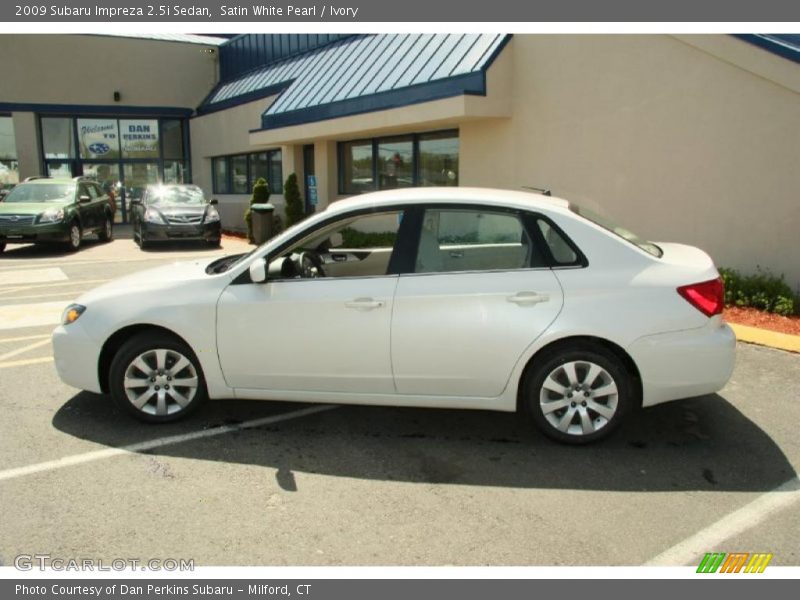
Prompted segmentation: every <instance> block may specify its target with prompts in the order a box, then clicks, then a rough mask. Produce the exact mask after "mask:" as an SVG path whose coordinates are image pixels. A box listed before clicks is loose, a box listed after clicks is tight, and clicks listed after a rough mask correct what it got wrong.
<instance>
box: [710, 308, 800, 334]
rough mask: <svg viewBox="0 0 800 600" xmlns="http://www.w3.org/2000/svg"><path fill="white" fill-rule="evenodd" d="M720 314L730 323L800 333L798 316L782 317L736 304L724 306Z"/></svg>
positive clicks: (799, 318)
mask: <svg viewBox="0 0 800 600" xmlns="http://www.w3.org/2000/svg"><path fill="white" fill-rule="evenodd" d="M722 314H723V316H724V317H725V319H726V320H727V321H728V322H730V323H738V324H739V325H749V326H750V327H760V328H761V329H769V330H770V331H777V332H778V333H788V334H790V335H800V316H792V317H783V316H781V315H776V314H772V313H768V312H763V311H760V310H758V309H757V308H739V307H736V306H727V307H725V311H724V312H723V313H722Z"/></svg>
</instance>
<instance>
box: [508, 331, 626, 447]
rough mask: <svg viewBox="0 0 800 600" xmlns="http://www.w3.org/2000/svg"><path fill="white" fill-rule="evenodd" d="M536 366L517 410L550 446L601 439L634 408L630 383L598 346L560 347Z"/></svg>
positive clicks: (527, 378) (613, 357) (620, 365)
mask: <svg viewBox="0 0 800 600" xmlns="http://www.w3.org/2000/svg"><path fill="white" fill-rule="evenodd" d="M534 361H535V362H534V364H533V365H532V367H531V368H529V369H528V370H527V372H526V374H525V376H524V380H523V383H522V396H521V399H520V402H521V408H522V409H523V410H524V412H525V413H526V414H527V415H528V416H529V418H530V419H531V420H532V421H533V423H534V424H535V425H536V427H537V428H538V429H539V430H540V431H541V432H542V433H544V434H545V435H546V436H547V437H549V438H551V439H553V440H556V441H558V442H562V443H566V444H578V445H579V444H588V443H590V442H595V441H598V440H600V439H603V438H605V437H607V436H609V435H610V434H611V433H612V432H613V431H614V430H615V429H616V428H617V427H618V426H619V424H620V423H621V422H622V421H623V420H624V417H625V415H626V414H627V412H628V411H629V410H630V408H631V406H632V405H633V400H634V385H633V378H632V377H631V375H630V374H629V373H628V371H627V369H626V368H625V365H624V364H623V362H622V361H621V360H620V358H619V357H618V356H617V355H616V354H615V353H614V352H612V351H610V350H609V349H607V348H606V347H605V346H603V345H601V344H596V343H592V342H580V343H568V344H562V345H558V346H555V347H554V348H553V349H552V350H549V351H546V353H545V354H544V355H542V356H537V357H536V358H535V359H534ZM593 375H594V377H592V376H593ZM551 376H552V377H551ZM588 379H591V381H588V382H587V380H588ZM545 380H548V386H549V387H548V388H545V387H544V385H545ZM611 384H613V386H614V387H612V386H611ZM578 385H580V386H581V387H580V389H578V388H577V386H578ZM553 388H555V389H553ZM595 390H597V392H595ZM612 390H615V391H616V393H611V391H612ZM548 405H549V406H548ZM546 407H548V408H549V409H548V408H546ZM597 411H600V412H597Z"/></svg>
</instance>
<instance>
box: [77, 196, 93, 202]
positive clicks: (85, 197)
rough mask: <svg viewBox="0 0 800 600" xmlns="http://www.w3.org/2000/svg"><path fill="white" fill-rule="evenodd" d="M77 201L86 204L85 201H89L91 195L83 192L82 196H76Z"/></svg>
mask: <svg viewBox="0 0 800 600" xmlns="http://www.w3.org/2000/svg"><path fill="white" fill-rule="evenodd" d="M78 201H79V202H80V203H81V204H86V203H87V202H91V201H92V197H91V196H89V195H88V194H84V195H83V196H81V197H79V198H78Z"/></svg>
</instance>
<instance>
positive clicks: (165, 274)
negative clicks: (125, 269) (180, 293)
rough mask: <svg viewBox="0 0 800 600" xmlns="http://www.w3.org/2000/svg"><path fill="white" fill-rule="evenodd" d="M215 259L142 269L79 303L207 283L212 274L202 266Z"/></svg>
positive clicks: (96, 291)
mask: <svg viewBox="0 0 800 600" xmlns="http://www.w3.org/2000/svg"><path fill="white" fill-rule="evenodd" d="M213 260H216V258H213V259H212V258H208V259H202V260H195V261H183V262H175V263H172V264H169V265H163V266H161V267H156V268H154V269H146V270H144V271H139V272H138V273H134V274H132V275H126V276H125V277H120V278H119V279H115V280H114V281H111V282H109V283H106V284H103V285H101V286H99V287H96V288H94V289H93V290H91V291H90V292H87V293H86V294H84V295H82V296H81V297H80V298H78V303H79V304H87V303H92V302H97V301H99V300H103V299H106V298H111V297H120V296H130V295H132V294H137V295H142V294H144V295H147V294H148V292H152V291H158V292H159V293H162V294H163V293H164V291H165V290H168V289H170V288H175V287H179V286H181V285H185V284H187V283H189V282H192V281H200V280H203V281H208V280H209V279H211V278H212V277H213V275H208V274H207V273H206V266H208V264H210V263H211V262H212V261H213Z"/></svg>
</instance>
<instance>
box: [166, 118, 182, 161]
mask: <svg viewBox="0 0 800 600" xmlns="http://www.w3.org/2000/svg"><path fill="white" fill-rule="evenodd" d="M161 140H162V141H161V143H162V144H163V153H164V158H173V159H181V160H182V159H183V156H184V153H183V123H182V122H181V121H178V120H174V121H162V122H161Z"/></svg>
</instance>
